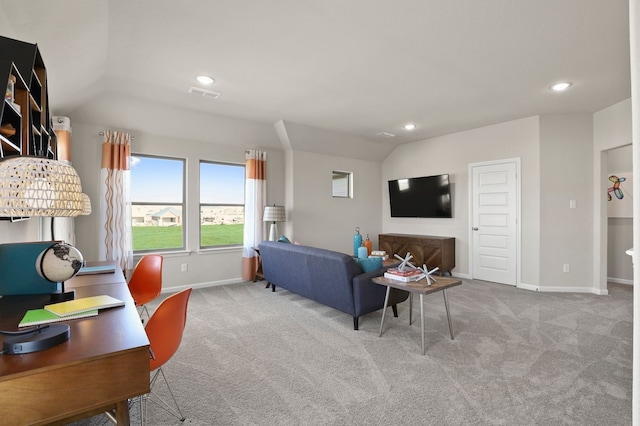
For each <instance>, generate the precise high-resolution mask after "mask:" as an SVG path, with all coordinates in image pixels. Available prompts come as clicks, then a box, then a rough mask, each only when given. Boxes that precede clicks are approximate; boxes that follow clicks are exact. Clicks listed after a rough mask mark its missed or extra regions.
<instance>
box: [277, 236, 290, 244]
mask: <svg viewBox="0 0 640 426" xmlns="http://www.w3.org/2000/svg"><path fill="white" fill-rule="evenodd" d="M278 242H279V243H289V244H291V241H289V239H288V238H287V237H285V236H284V235H283V236H281V237H280V238H278Z"/></svg>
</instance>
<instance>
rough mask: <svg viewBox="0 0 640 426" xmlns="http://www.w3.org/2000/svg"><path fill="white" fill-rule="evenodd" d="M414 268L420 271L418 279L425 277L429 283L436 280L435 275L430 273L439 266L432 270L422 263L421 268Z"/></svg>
mask: <svg viewBox="0 0 640 426" xmlns="http://www.w3.org/2000/svg"><path fill="white" fill-rule="evenodd" d="M416 269H419V270H420V271H421V272H422V274H421V276H420V279H423V278H426V280H427V285H431V283H432V282H435V281H436V277H432V276H431V274H433V273H434V272H436V271H437V270H438V269H440V268H439V267H437V266H436V267H435V268H433V269H432V270H429V268H427V265H422V268H416Z"/></svg>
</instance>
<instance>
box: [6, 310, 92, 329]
mask: <svg viewBox="0 0 640 426" xmlns="http://www.w3.org/2000/svg"><path fill="white" fill-rule="evenodd" d="M96 315H98V310H97V309H94V310H92V311H84V312H80V313H78V314H72V315H67V316H65V317H61V316H59V315H56V314H54V313H53V312H49V311H47V310H46V309H30V310H28V311H27V313H26V314H24V317H23V318H22V321H20V323H19V324H18V327H30V326H32V325H40V324H48V323H50V322H60V321H67V320H72V319H77V318H86V317H95V316H96Z"/></svg>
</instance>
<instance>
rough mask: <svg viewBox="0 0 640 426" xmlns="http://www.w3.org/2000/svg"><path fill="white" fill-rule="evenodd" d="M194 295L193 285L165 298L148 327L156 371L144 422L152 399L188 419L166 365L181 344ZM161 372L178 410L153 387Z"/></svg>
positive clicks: (143, 409)
mask: <svg viewBox="0 0 640 426" xmlns="http://www.w3.org/2000/svg"><path fill="white" fill-rule="evenodd" d="M190 295H191V289H190V288H187V289H185V290H182V291H180V292H178V293H175V294H172V295H171V296H169V297H167V298H166V299H164V300H163V301H162V302H160V304H159V305H158V307H157V308H156V309H155V311H154V312H153V314H152V315H151V318H149V321H147V325H146V326H145V328H144V330H145V331H146V332H147V337H148V338H149V345H150V349H149V351H150V352H151V358H150V360H149V371H150V372H151V373H153V377H152V378H151V382H150V387H151V393H149V394H148V395H146V396H145V397H143V398H142V402H141V404H140V418H141V419H142V422H143V424H144V421H145V418H146V414H147V406H146V403H147V401H148V400H149V401H151V402H154V403H155V404H157V405H158V406H160V407H161V408H163V409H164V410H165V411H168V412H169V413H171V414H173V415H174V416H176V417H177V418H178V419H180V421H184V420H185V417H184V416H183V415H182V411H180V407H179V406H178V402H177V401H176V398H175V396H174V395H173V392H172V391H171V387H170V386H169V382H168V381H167V378H166V376H165V375H164V372H163V371H162V366H163V365H164V364H165V363H166V362H167V361H169V360H170V359H171V357H172V356H173V355H174V354H175V353H176V351H177V350H178V348H179V347H180V342H181V341H182V333H183V331H184V327H185V324H186V323H187V304H188V303H189V296H190ZM160 376H162V378H163V379H164V382H165V383H166V385H167V388H168V389H169V394H170V395H171V398H172V399H173V403H174V404H175V408H176V409H177V410H174V409H173V408H172V407H171V406H170V405H169V404H168V403H167V402H165V401H164V400H163V399H162V398H160V397H159V396H158V395H157V394H154V393H153V387H154V385H155V383H156V381H157V379H158V378H159V377H160Z"/></svg>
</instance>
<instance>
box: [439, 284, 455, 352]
mask: <svg viewBox="0 0 640 426" xmlns="http://www.w3.org/2000/svg"><path fill="white" fill-rule="evenodd" d="M442 295H443V296H444V307H445V308H446V309H447V321H449V334H450V335H451V340H453V327H452V326H451V314H450V313H449V301H448V300H447V290H442Z"/></svg>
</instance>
